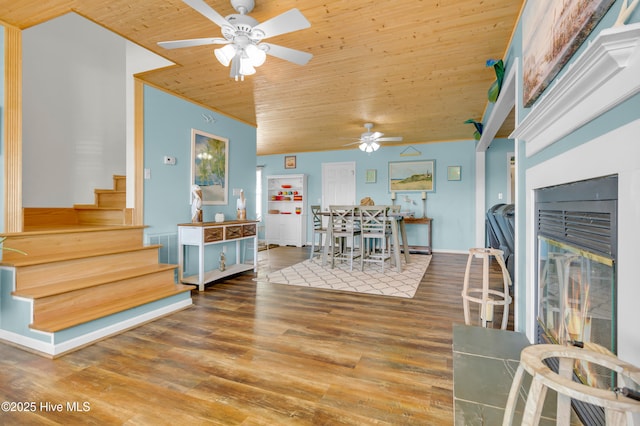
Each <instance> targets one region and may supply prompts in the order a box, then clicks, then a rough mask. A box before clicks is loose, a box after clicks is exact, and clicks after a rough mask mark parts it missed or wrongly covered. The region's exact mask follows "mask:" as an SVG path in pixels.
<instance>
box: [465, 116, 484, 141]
mask: <svg viewBox="0 0 640 426" xmlns="http://www.w3.org/2000/svg"><path fill="white" fill-rule="evenodd" d="M464 123H465V124H473V126H474V127H475V128H476V131H475V132H474V133H473V137H474V139H475V140H477V141H479V140H480V137H481V136H482V129H483V126H482V123H480V122H479V121H476V120H474V119H473V118H470V119H468V120H467V121H465V122H464Z"/></svg>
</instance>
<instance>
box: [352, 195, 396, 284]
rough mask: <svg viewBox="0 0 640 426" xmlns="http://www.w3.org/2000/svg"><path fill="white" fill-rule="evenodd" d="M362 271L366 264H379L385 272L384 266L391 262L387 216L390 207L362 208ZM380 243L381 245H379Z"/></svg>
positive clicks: (389, 228)
mask: <svg viewBox="0 0 640 426" xmlns="http://www.w3.org/2000/svg"><path fill="white" fill-rule="evenodd" d="M358 210H359V212H360V232H361V233H360V249H361V252H362V253H361V256H360V270H361V271H362V270H364V264H365V262H373V263H378V264H380V266H381V269H382V272H384V264H385V262H386V261H387V259H389V262H391V260H390V259H391V244H390V238H391V227H390V225H389V223H390V218H389V217H388V216H387V211H388V210H389V206H360V208H359V209H358ZM378 243H379V244H378Z"/></svg>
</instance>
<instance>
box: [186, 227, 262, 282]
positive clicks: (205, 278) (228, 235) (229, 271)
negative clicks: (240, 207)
mask: <svg viewBox="0 0 640 426" xmlns="http://www.w3.org/2000/svg"><path fill="white" fill-rule="evenodd" d="M257 223H258V221H257V220H230V221H225V222H201V223H182V224H179V225H178V263H179V268H178V277H179V280H180V282H182V283H184V284H191V285H197V286H198V290H199V291H203V290H204V286H205V284H206V283H209V282H212V281H215V280H219V279H220V278H224V277H227V276H229V275H233V274H237V273H240V272H245V271H249V270H251V269H253V271H254V272H256V271H257V270H258V235H257V233H256V226H257V225H256V224H257ZM251 239H253V262H252V263H242V262H241V253H240V242H241V241H243V240H251ZM234 241H235V243H236V262H237V263H235V264H230V265H229V264H227V265H226V268H225V270H224V271H220V270H219V269H213V270H210V271H205V268H204V248H205V246H208V245H213V244H223V243H229V242H234ZM185 246H196V247H198V275H191V276H184V266H185V265H184V250H185Z"/></svg>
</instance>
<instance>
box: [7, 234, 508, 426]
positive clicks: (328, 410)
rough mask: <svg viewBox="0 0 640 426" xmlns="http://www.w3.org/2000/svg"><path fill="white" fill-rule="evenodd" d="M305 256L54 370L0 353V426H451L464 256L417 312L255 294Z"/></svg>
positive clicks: (435, 264)
mask: <svg viewBox="0 0 640 426" xmlns="http://www.w3.org/2000/svg"><path fill="white" fill-rule="evenodd" d="M308 253H309V252H308V248H303V249H298V248H290V247H281V248H277V249H271V250H269V252H268V253H267V252H261V253H260V256H261V258H260V268H259V269H260V271H259V273H258V281H255V280H254V278H255V275H254V274H252V273H245V274H241V275H238V276H235V277H231V278H230V279H227V280H224V281H222V282H220V283H218V284H215V285H212V286H209V287H207V289H206V291H204V292H200V293H198V292H197V291H194V292H193V299H194V303H195V305H194V306H193V307H191V308H189V309H186V310H184V311H181V312H178V313H175V314H172V315H170V316H168V317H165V318H162V319H159V320H156V321H154V322H151V323H149V324H145V325H143V326H140V327H138V328H135V329H133V330H130V331H128V332H126V333H123V334H120V335H118V336H114V337H112V338H108V339H105V340H103V341H101V342H98V343H96V344H94V345H92V346H89V347H86V348H83V349H80V350H78V351H76V352H73V353H70V354H67V355H65V356H63V357H61V358H58V359H55V360H51V359H47V358H43V357H41V356H38V355H34V354H31V353H28V352H25V351H23V350H20V349H17V348H14V347H11V346H8V345H6V344H0V383H1V385H0V386H1V388H0V400H1V401H0V402H3V401H7V402H9V405H7V404H5V405H3V406H2V411H0V423H1V424H78V423H83V424H86V423H91V424H131V425H135V424H154V425H157V424H220V425H237V424H242V425H287V424H296V425H297V424H300V425H370V424H377V425H402V424H405V425H415V424H419V425H451V424H453V393H452V348H451V345H452V325H453V324H454V323H464V318H463V312H462V303H461V296H460V292H461V290H462V283H463V277H464V268H465V263H466V258H467V257H466V255H456V254H440V253H436V254H434V255H433V259H432V261H431V264H430V266H429V269H428V270H427V273H426V274H425V276H424V278H423V279H422V282H421V284H420V287H419V288H418V291H417V293H416V295H415V297H414V298H413V299H402V298H394V297H384V296H372V295H363V294H352V293H340V292H332V291H325V290H314V289H309V288H302V287H293V286H287V285H276V284H269V283H264V282H260V277H263V276H264V274H265V273H267V272H268V271H269V270H277V269H280V268H282V267H285V266H289V265H291V264H294V263H296V262H299V261H301V260H304V259H305V258H307V257H308ZM494 272H495V273H493V272H492V282H493V280H496V282H499V279H500V277H499V275H498V273H497V271H494ZM474 273H476V271H474ZM477 273H478V274H479V272H477ZM11 403H13V404H11ZM74 403H75V407H76V408H78V410H76V411H74V410H72V408H74ZM47 404H49V405H47ZM58 404H61V405H58ZM7 408H9V409H16V410H18V411H19V409H21V410H22V412H17V411H9V410H7ZM54 409H59V412H58V411H54ZM83 410H84V411H83ZM26 411H29V412H26Z"/></svg>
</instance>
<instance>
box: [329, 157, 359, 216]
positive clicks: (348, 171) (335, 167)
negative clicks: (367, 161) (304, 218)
mask: <svg viewBox="0 0 640 426" xmlns="http://www.w3.org/2000/svg"><path fill="white" fill-rule="evenodd" d="M350 204H357V203H356V163H355V162H353V161H352V162H348V163H322V210H328V209H329V206H330V205H350Z"/></svg>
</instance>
